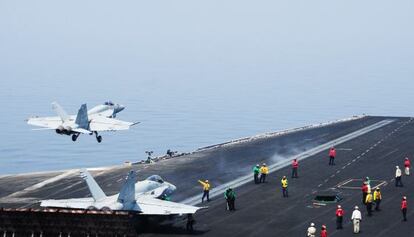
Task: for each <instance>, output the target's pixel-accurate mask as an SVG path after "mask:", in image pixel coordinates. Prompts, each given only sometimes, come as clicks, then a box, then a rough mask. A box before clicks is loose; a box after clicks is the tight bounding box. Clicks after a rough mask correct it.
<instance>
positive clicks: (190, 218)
mask: <svg viewBox="0 0 414 237" xmlns="http://www.w3.org/2000/svg"><path fill="white" fill-rule="evenodd" d="M194 223H195V220H194V217H193V214H187V226H186V229H187V231H190V232H193V230H194V228H193V226H194Z"/></svg>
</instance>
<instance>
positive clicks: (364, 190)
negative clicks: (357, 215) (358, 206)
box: [361, 182, 368, 204]
mask: <svg viewBox="0 0 414 237" xmlns="http://www.w3.org/2000/svg"><path fill="white" fill-rule="evenodd" d="M361 190H362V203H363V204H365V199H367V194H368V184H367V182H364V183H363V184H362V188H361Z"/></svg>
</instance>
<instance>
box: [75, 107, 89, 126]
mask: <svg viewBox="0 0 414 237" xmlns="http://www.w3.org/2000/svg"><path fill="white" fill-rule="evenodd" d="M75 123H76V124H77V125H78V126H79V128H83V129H87V130H88V129H89V118H88V108H87V107H86V104H83V105H81V107H80V108H79V111H78V115H77V116H76V121H75Z"/></svg>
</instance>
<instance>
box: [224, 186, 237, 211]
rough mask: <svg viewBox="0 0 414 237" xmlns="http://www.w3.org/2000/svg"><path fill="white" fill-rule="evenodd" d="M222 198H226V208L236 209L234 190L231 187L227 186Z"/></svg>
mask: <svg viewBox="0 0 414 237" xmlns="http://www.w3.org/2000/svg"><path fill="white" fill-rule="evenodd" d="M224 198H225V199H226V202H227V210H229V211H235V210H236V206H235V202H236V192H234V190H233V189H232V188H228V189H227V190H226V191H225V192H224Z"/></svg>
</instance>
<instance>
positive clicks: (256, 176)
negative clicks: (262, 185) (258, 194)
mask: <svg viewBox="0 0 414 237" xmlns="http://www.w3.org/2000/svg"><path fill="white" fill-rule="evenodd" d="M259 173H260V165H259V164H257V165H256V166H255V167H254V168H253V178H254V183H255V184H258V183H259Z"/></svg>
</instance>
